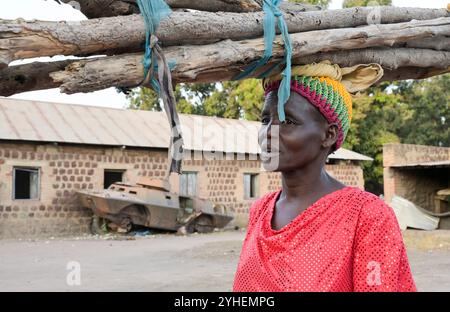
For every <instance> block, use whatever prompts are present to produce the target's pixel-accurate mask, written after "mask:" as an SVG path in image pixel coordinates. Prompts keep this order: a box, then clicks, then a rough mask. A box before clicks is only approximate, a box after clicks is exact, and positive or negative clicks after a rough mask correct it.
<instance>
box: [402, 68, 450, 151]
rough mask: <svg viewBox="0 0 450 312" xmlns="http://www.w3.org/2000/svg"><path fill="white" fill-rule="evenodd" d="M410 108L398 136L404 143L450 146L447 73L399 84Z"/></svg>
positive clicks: (449, 94)
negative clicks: (409, 113) (410, 111)
mask: <svg viewBox="0 0 450 312" xmlns="http://www.w3.org/2000/svg"><path fill="white" fill-rule="evenodd" d="M398 85H399V87H398V90H394V92H396V93H400V94H402V96H403V99H404V101H405V102H406V103H408V105H409V106H410V108H411V110H412V114H411V115H409V116H408V118H407V119H406V120H405V125H404V127H403V129H401V133H399V135H400V136H401V137H402V138H403V142H404V143H410V144H423V145H434V146H446V147H450V92H449V91H448V90H449V89H450V74H447V75H442V76H437V77H433V78H429V79H425V80H421V81H420V80H415V81H414V80H413V81H406V82H401V83H399V84H398Z"/></svg>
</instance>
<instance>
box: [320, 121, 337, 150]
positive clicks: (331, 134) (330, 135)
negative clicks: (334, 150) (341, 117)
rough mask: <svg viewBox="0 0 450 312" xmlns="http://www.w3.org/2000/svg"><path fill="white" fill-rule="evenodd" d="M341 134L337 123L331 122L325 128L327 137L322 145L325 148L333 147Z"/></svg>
mask: <svg viewBox="0 0 450 312" xmlns="http://www.w3.org/2000/svg"><path fill="white" fill-rule="evenodd" d="M338 135H339V126H338V124H337V123H330V124H328V125H327V126H326V128H325V138H324V140H323V142H322V146H323V147H324V148H328V149H329V148H330V147H332V146H333V145H334V144H335V143H336V142H337V139H338Z"/></svg>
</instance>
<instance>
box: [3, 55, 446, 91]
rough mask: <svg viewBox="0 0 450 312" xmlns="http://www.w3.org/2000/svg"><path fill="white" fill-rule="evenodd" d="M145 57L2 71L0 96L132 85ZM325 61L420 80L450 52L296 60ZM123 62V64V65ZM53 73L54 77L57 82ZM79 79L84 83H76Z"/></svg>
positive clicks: (212, 73) (208, 78) (223, 74)
mask: <svg viewBox="0 0 450 312" xmlns="http://www.w3.org/2000/svg"><path fill="white" fill-rule="evenodd" d="M141 57H142V55H141V54H130V55H122V56H115V57H104V58H92V59H86V60H77V61H74V60H70V61H61V62H52V63H41V62H35V63H32V64H26V65H17V66H11V67H8V68H5V69H3V70H0V81H2V84H0V96H10V95H13V94H16V93H20V92H25V91H34V90H43V89H48V88H55V87H59V86H61V85H62V84H63V83H66V85H65V88H67V90H65V91H66V92H69V93H76V92H89V91H94V89H95V90H100V89H103V88H107V87H111V86H119V87H133V86H136V85H138V84H139V83H140V82H141V81H142V75H143V69H142V65H141ZM172 57H173V55H172ZM178 60H179V62H180V63H179V64H178V66H177V67H175V68H174V70H173V71H172V78H173V79H174V80H175V81H177V82H197V81H198V80H195V79H194V78H195V77H191V78H190V79H187V78H186V77H189V75H190V74H189V73H186V72H183V70H185V71H189V70H190V69H189V68H190V67H189V66H192V64H190V63H189V60H187V59H184V58H183V55H180V56H179V58H178ZM322 60H331V61H333V62H334V63H337V64H340V65H341V66H352V65H355V64H359V63H376V62H377V63H379V64H382V66H383V68H384V69H385V70H386V78H383V79H385V80H388V81H390V80H402V79H421V78H425V77H428V76H433V75H438V74H441V73H445V72H448V71H449V70H450V52H439V51H433V50H422V49H408V48H385V49H381V48H375V49H373V48H369V49H362V50H349V51H345V52H334V53H317V54H314V55H308V56H303V57H299V58H296V59H294V60H293V62H294V64H307V63H311V62H320V61H322ZM203 61H205V60H203ZM213 65H214V64H209V66H205V65H203V66H204V67H205V68H204V69H203V71H204V72H203V73H201V74H200V75H199V76H202V82H214V81H219V80H227V79H231V78H232V77H234V76H235V75H236V74H237V73H239V71H240V70H242V67H243V66H244V64H236V65H235V66H233V68H230V69H228V68H223V67H220V68H214V66H213ZM121 66H124V67H123V68H121ZM199 66H200V65H199ZM64 67H65V68H64ZM405 68H406V69H405ZM105 70H106V72H105ZM52 73H53V74H52ZM51 76H53V77H55V78H56V79H55V80H54V79H53V78H52V77H51ZM114 77H115V79H114ZM87 78H90V79H91V78H92V79H93V80H92V81H90V83H87V82H86V81H85V80H86V79H87ZM79 81H81V82H82V84H80V85H79V86H77V83H78V82H79ZM92 83H96V85H95V86H92Z"/></svg>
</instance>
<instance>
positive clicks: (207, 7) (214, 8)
mask: <svg viewBox="0 0 450 312" xmlns="http://www.w3.org/2000/svg"><path fill="white" fill-rule="evenodd" d="M62 2H65V3H69V4H71V5H72V6H73V7H74V8H75V9H77V10H80V11H81V12H82V13H83V14H84V15H85V16H86V17H88V18H99V17H111V16H117V15H130V14H138V13H140V12H139V8H138V6H137V3H136V0H62ZM166 2H167V4H168V5H169V6H170V7H171V8H173V9H193V10H199V11H209V12H219V11H222V12H235V13H244V12H257V11H261V1H258V0H196V1H192V0H167V1H166ZM280 8H281V9H282V10H283V11H288V12H306V11H317V10H320V9H321V8H320V6H317V5H310V4H303V3H290V2H282V3H280Z"/></svg>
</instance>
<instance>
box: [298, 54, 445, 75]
mask: <svg viewBox="0 0 450 312" xmlns="http://www.w3.org/2000/svg"><path fill="white" fill-rule="evenodd" d="M322 60H330V61H331V62H332V63H336V64H338V65H340V66H353V65H355V64H368V63H378V64H380V65H381V66H382V67H383V68H385V69H390V70H394V69H397V68H400V67H420V68H447V67H448V66H450V52H448V51H445V52H444V51H434V50H428V49H415V48H414V49H410V48H368V49H355V50H351V51H335V52H325V53H317V54H314V55H306V56H303V57H299V58H297V59H294V60H293V62H294V63H296V64H309V63H313V62H320V61H322ZM408 79H409V78H408Z"/></svg>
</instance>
